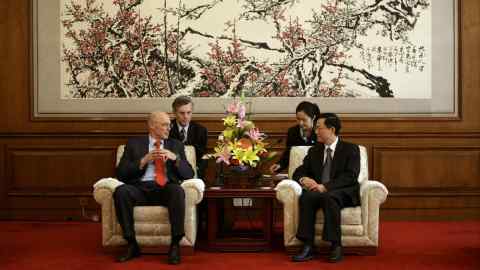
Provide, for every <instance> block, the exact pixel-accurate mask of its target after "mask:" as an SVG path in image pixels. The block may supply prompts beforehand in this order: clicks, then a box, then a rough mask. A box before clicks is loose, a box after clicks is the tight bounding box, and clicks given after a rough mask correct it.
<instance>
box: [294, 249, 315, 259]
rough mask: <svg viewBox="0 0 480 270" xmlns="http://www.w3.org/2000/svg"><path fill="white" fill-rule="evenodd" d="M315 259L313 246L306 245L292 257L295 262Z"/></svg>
mask: <svg viewBox="0 0 480 270" xmlns="http://www.w3.org/2000/svg"><path fill="white" fill-rule="evenodd" d="M311 259H313V246H311V245H304V246H303V249H302V251H301V252H300V253H299V254H297V255H295V256H293V257H292V261H294V262H304V261H309V260H311Z"/></svg>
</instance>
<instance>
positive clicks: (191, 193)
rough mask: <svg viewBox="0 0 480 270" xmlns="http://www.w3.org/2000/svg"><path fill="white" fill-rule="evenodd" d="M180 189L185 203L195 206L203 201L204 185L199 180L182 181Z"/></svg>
mask: <svg viewBox="0 0 480 270" xmlns="http://www.w3.org/2000/svg"><path fill="white" fill-rule="evenodd" d="M181 186H182V188H183V189H184V190H185V197H186V198H187V201H186V203H187V204H190V205H196V204H198V203H200V202H201V201H202V199H203V191H204V190H205V183H203V181H202V180H201V179H188V180H185V181H183V183H182V185H181Z"/></svg>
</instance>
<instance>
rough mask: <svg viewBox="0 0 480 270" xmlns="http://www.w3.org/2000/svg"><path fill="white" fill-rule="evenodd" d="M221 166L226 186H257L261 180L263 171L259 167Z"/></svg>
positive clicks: (243, 187)
mask: <svg viewBox="0 0 480 270" xmlns="http://www.w3.org/2000/svg"><path fill="white" fill-rule="evenodd" d="M221 166H222V168H221V175H223V186H224V187H225V188H240V189H247V188H256V187H258V185H259V183H260V182H261V178H262V173H261V172H260V170H258V169H257V168H254V167H251V166H225V165H221Z"/></svg>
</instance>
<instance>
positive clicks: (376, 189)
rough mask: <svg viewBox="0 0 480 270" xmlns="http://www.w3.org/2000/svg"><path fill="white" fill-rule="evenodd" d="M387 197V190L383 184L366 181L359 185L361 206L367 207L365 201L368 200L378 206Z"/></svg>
mask: <svg viewBox="0 0 480 270" xmlns="http://www.w3.org/2000/svg"><path fill="white" fill-rule="evenodd" d="M387 195H388V190H387V188H386V187H385V185H384V184H382V183H380V182H378V181H373V180H367V181H363V182H362V183H361V184H360V198H361V200H362V206H363V205H368V201H367V200H370V201H371V202H372V203H375V204H376V205H377V206H378V205H380V204H382V203H383V202H384V201H385V200H386V199H387ZM362 210H363V209H362Z"/></svg>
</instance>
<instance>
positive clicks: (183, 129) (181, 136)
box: [180, 127, 186, 142]
mask: <svg viewBox="0 0 480 270" xmlns="http://www.w3.org/2000/svg"><path fill="white" fill-rule="evenodd" d="M180 141H182V142H185V141H186V136H185V128H184V127H182V129H181V130H180Z"/></svg>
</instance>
